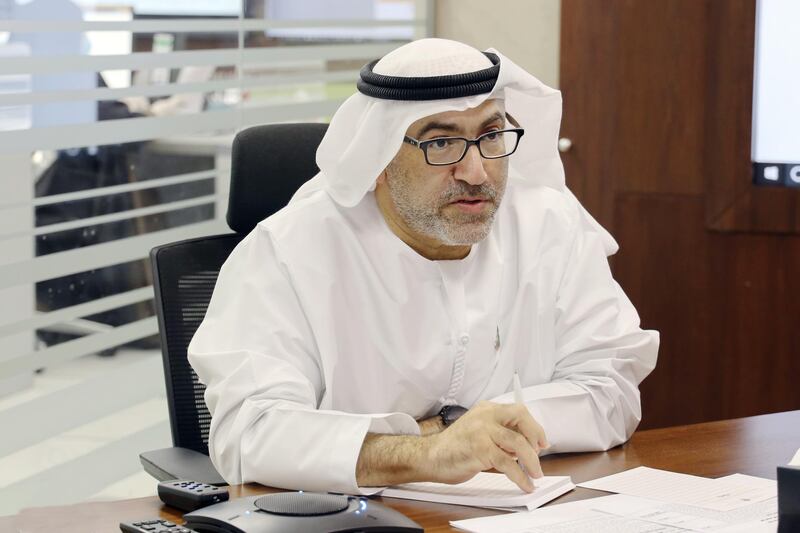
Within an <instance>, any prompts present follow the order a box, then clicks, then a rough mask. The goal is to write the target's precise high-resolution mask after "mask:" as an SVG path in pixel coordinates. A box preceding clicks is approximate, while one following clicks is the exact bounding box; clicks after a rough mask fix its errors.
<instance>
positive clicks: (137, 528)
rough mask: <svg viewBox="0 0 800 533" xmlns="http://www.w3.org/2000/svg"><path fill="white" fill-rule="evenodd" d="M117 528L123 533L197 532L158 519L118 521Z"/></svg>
mask: <svg viewBox="0 0 800 533" xmlns="http://www.w3.org/2000/svg"><path fill="white" fill-rule="evenodd" d="M119 529H120V531H122V532H123V533H197V532H196V531H195V530H194V529H189V528H188V527H183V526H179V525H178V524H176V523H174V522H170V521H169V520H159V519H153V520H139V521H138V522H120V524H119Z"/></svg>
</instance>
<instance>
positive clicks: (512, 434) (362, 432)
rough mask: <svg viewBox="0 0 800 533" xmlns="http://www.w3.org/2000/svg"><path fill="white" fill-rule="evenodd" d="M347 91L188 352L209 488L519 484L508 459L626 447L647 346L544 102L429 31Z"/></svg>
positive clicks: (550, 93)
mask: <svg viewBox="0 0 800 533" xmlns="http://www.w3.org/2000/svg"><path fill="white" fill-rule="evenodd" d="M358 90H359V92H357V93H356V94H355V95H353V96H351V97H350V98H349V99H348V100H347V101H346V102H345V103H344V104H342V106H341V108H340V109H339V110H338V111H337V112H336V114H335V115H334V117H333V119H332V121H331V124H330V127H329V129H328V131H327V134H326V135H325V137H324V139H323V140H322V143H321V144H320V146H319V149H318V150H317V164H318V166H319V168H320V169H321V170H320V172H319V174H318V175H317V176H316V177H314V178H313V179H312V180H311V181H309V182H308V183H306V184H305V185H304V186H303V187H302V188H301V189H300V190H299V191H298V192H297V194H296V195H295V197H294V198H293V199H292V201H291V203H290V204H289V205H288V206H287V207H286V208H284V209H282V210H281V211H280V212H278V213H276V214H275V215H273V216H271V217H269V218H267V219H266V220H264V221H262V222H261V223H260V224H258V226H257V227H256V228H255V229H254V230H253V231H252V232H251V233H250V234H249V235H248V236H247V237H246V238H245V239H244V240H243V241H242V242H241V243H240V244H239V246H237V247H236V249H235V250H234V251H233V253H232V254H231V256H230V258H229V259H228V260H227V262H226V263H225V265H224V266H223V268H222V271H221V272H220V277H219V281H218V282H217V286H216V289H215V290H214V295H213V298H212V299H211V304H210V306H209V308H208V313H207V314H206V317H205V320H204V321H203V323H202V325H201V326H200V328H199V330H198V331H197V333H196V335H195V336H194V339H193V340H192V342H191V344H190V346H189V359H190V361H191V364H192V366H193V367H194V369H195V370H196V371H197V374H198V376H199V377H200V379H201V380H202V382H203V383H205V384H206V386H207V389H206V397H205V398H206V402H207V404H208V407H209V410H210V411H211V414H212V421H211V429H210V437H209V452H210V455H211V459H212V460H213V462H214V465H215V466H216V467H217V469H218V470H219V472H220V473H221V474H222V476H223V477H224V478H225V479H226V480H227V481H228V482H230V483H243V482H250V481H254V482H259V483H263V484H265V485H271V486H275V487H283V488H289V489H306V490H314V491H337V492H345V493H369V492H374V491H375V490H377V489H374V488H373V489H370V488H369V487H380V486H384V485H394V484H398V483H406V482H411V481H440V482H446V483H456V482H461V481H465V480H467V479H469V478H471V477H472V476H474V475H475V474H476V473H478V472H480V471H483V470H488V469H491V468H494V469H497V470H498V471H500V472H503V473H505V474H506V475H507V476H508V477H509V478H510V479H511V480H513V481H514V482H515V483H517V485H519V486H520V488H522V489H523V490H526V491H531V490H532V488H533V486H532V483H531V480H530V479H529V477H528V476H527V475H526V473H525V472H524V471H523V470H522V468H520V465H522V466H523V467H525V470H527V472H528V473H530V474H531V475H533V476H534V477H539V476H541V468H540V465H539V457H538V456H539V454H540V453H542V452H543V451H544V450H546V451H547V453H552V452H574V451H592V450H604V449H607V448H610V447H612V446H615V445H617V444H620V443H622V442H624V441H625V440H627V439H628V438H629V437H630V435H631V433H633V431H634V429H635V428H636V426H637V424H638V423H639V420H640V419H641V404H640V399H639V390H638V385H639V383H640V382H641V381H642V380H643V379H644V378H645V376H647V374H648V373H649V372H650V371H651V370H652V369H653V367H654V366H655V362H656V353H657V350H658V333H657V332H655V331H644V330H642V329H640V327H639V317H638V315H637V313H636V310H635V309H634V308H633V306H632V305H631V303H630V301H629V300H628V298H627V297H626V296H625V294H624V293H623V292H622V290H621V289H620V287H619V285H617V283H616V282H615V281H614V279H613V278H612V276H611V272H610V271H609V266H608V261H607V256H609V255H611V254H613V253H614V252H616V250H617V245H616V243H615V242H614V240H613V238H612V237H611V236H610V235H609V234H608V233H607V232H606V231H605V230H604V229H603V228H602V227H600V226H599V225H598V224H597V222H595V221H594V220H593V219H592V217H591V216H590V215H589V214H588V213H587V212H586V211H585V210H584V209H583V208H582V207H581V205H580V204H579V203H578V201H577V200H576V199H575V197H574V196H573V195H572V194H571V193H570V191H569V190H568V189H567V188H566V187H565V185H564V171H563V167H562V165H561V160H560V158H559V155H558V151H557V147H556V143H557V135H558V130H559V123H560V120H561V95H560V93H559V92H558V91H556V90H553V89H551V88H549V87H546V86H545V85H543V84H542V83H541V82H540V81H538V80H537V79H536V78H534V77H533V76H531V75H530V74H528V73H527V72H525V71H523V70H522V69H521V68H520V67H518V66H517V65H515V64H514V63H512V62H511V61H510V60H509V59H508V58H506V57H504V56H503V55H501V54H499V53H497V52H495V51H492V50H490V51H488V52H485V53H484V52H480V51H478V50H475V49H473V48H471V47H469V46H467V45H464V44H461V43H457V42H453V41H447V40H442V39H423V40H419V41H415V42H412V43H409V44H406V45H404V46H401V47H400V48H398V49H396V50H394V51H392V52H391V53H389V54H387V55H386V56H385V57H383V58H382V59H380V60H379V61H377V62H373V63H370V64H369V65H367V66H365V67H364V69H362V71H361V80H360V81H359V83H358ZM523 128H524V130H523ZM523 133H524V135H523ZM264 149H265V150H268V149H269V147H264ZM515 373H518V375H519V377H520V380H521V382H522V385H523V387H524V388H523V394H524V399H525V405H522V404H516V403H513V402H512V397H511V395H510V391H511V390H512V382H513V380H514V374H515ZM504 394H505V396H503V398H497V397H498V396H500V395H504ZM493 398H496V399H497V400H498V402H501V401H505V402H507V403H505V404H503V403H498V402H494V401H487V400H491V399H493ZM459 416H460V418H459ZM516 458H518V459H519V463H517V461H516V460H515V459H516Z"/></svg>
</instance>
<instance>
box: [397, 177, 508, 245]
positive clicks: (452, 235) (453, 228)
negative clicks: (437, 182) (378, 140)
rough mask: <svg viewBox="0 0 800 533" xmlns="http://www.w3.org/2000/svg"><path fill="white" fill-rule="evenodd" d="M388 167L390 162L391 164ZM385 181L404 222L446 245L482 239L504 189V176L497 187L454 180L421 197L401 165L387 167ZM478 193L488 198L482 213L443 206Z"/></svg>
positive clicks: (479, 195) (490, 227)
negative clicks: (435, 194)
mask: <svg viewBox="0 0 800 533" xmlns="http://www.w3.org/2000/svg"><path fill="white" fill-rule="evenodd" d="M390 167H391V165H390ZM386 171H387V178H388V179H387V180H386V185H387V188H388V190H389V196H390V197H391V198H392V202H394V206H395V209H396V210H397V212H398V214H399V215H400V217H401V218H402V219H403V222H405V223H406V225H407V226H408V227H409V228H410V229H411V230H413V231H415V232H417V233H419V234H422V235H425V236H427V237H431V238H433V239H436V240H437V241H439V242H441V243H442V244H445V245H448V246H459V245H470V244H475V243H477V242H480V241H482V240H483V239H485V238H486V236H487V235H489V232H490V231H491V230H492V223H493V222H494V217H495V214H496V213H497V208H498V207H499V206H500V201H501V200H502V199H503V193H504V192H505V180H503V181H502V182H501V185H500V186H499V187H498V188H494V187H492V186H490V185H488V184H486V183H483V184H481V185H469V184H468V183H465V182H463V181H453V182H451V183H450V185H449V186H448V188H447V189H445V190H444V191H442V193H441V194H440V195H439V196H438V197H437V198H433V199H428V200H424V201H421V200H420V199H418V198H416V197H415V196H414V190H413V188H412V187H411V186H410V181H411V180H409V179H408V178H407V176H406V175H405V171H404V170H401V169H392V168H387V169H386ZM465 196H469V197H479V198H484V199H486V201H487V202H489V206H488V209H487V210H485V211H483V212H481V213H474V214H473V213H464V212H461V211H459V210H458V209H457V208H451V209H448V210H447V211H445V209H444V208H445V207H446V206H447V205H449V204H450V203H452V202H453V201H455V200H457V199H458V198H463V197H465Z"/></svg>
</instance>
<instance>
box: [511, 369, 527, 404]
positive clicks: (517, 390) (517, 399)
mask: <svg viewBox="0 0 800 533" xmlns="http://www.w3.org/2000/svg"><path fill="white" fill-rule="evenodd" d="M514 403H519V404H524V403H525V401H524V400H523V399H522V385H520V384H519V373H518V372H514Z"/></svg>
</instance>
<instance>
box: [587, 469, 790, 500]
mask: <svg viewBox="0 0 800 533" xmlns="http://www.w3.org/2000/svg"><path fill="white" fill-rule="evenodd" d="M578 486H580V487H585V488H588V489H595V490H603V491H606V492H616V493H619V494H627V495H629V496H639V497H641V498H649V499H652V500H659V501H663V502H668V503H677V504H683V505H691V506H694V507H702V508H705V509H712V510H715V511H731V510H733V509H738V508H740V507H746V506H748V505H751V504H752V503H754V502H760V501H765V500H768V499H770V498H775V497H776V496H777V494H778V488H777V484H776V482H775V481H773V480H771V479H763V478H759V477H753V476H746V475H743V474H733V475H731V476H725V477H721V478H718V479H711V478H705V477H699V476H690V475H688V474H679V473H677V472H668V471H666V470H657V469H654V468H647V467H645V466H640V467H638V468H633V469H631V470H626V471H625V472H620V473H619V474H613V475H611V476H606V477H601V478H598V479H595V480H592V481H587V482H585V483H579V484H578Z"/></svg>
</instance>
